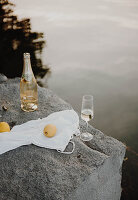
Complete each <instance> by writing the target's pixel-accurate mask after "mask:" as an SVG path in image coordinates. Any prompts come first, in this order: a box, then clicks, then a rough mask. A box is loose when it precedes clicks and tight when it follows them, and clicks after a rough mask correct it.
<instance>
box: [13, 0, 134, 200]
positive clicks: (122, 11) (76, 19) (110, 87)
mask: <svg viewBox="0 0 138 200" xmlns="http://www.w3.org/2000/svg"><path fill="white" fill-rule="evenodd" d="M13 2H14V3H15V4H16V8H15V12H16V14H17V15H18V16H19V17H21V18H23V17H28V18H31V22H32V29H33V30H34V31H42V32H44V33H45V39H46V41H47V46H46V48H45V49H44V51H43V56H42V59H43V62H44V64H48V65H49V66H50V67H51V75H50V77H49V78H48V77H45V79H44V80H43V83H44V84H45V86H46V87H49V88H50V89H52V90H53V91H55V92H56V93H57V94H58V95H59V96H60V97H61V98H63V99H65V100H66V101H68V102H69V103H70V104H72V106H73V107H74V109H76V110H77V111H79V112H80V109H81V99H82V96H83V95H84V94H92V95H93V96H94V108H95V118H94V120H93V121H92V122H91V124H92V125H93V126H94V127H96V128H98V129H100V130H102V131H103V132H104V133H106V134H107V135H111V136H113V137H115V138H117V139H119V140H121V141H122V142H125V143H126V144H127V146H129V147H130V151H128V155H127V156H128V157H129V159H128V160H129V161H128V163H127V165H124V174H125V175H124V177H125V178H123V187H124V188H126V190H124V192H123V196H122V199H125V200H127V199H131V200H132V199H137V198H136V189H137V186H136V184H137V181H136V179H135V177H136V176H137V175H136V173H137V163H138V161H137V156H136V152H138V142H137V141H138V134H137V132H138V126H137V124H138V123H137V122H138V1H137V0H75V1H74V0H66V1H65V0H41V1H38V0H30V1H28V0H24V1H17V0H15V1H13ZM134 196H135V197H134Z"/></svg>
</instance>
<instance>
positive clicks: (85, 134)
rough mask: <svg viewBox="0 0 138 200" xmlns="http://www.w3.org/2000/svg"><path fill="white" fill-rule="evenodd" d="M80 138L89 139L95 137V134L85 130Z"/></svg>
mask: <svg viewBox="0 0 138 200" xmlns="http://www.w3.org/2000/svg"><path fill="white" fill-rule="evenodd" d="M80 139H81V140H83V141H89V140H92V139H93V135H92V134H91V133H88V132H85V133H81V134H80Z"/></svg>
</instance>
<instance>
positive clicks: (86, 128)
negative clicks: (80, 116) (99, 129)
mask: <svg viewBox="0 0 138 200" xmlns="http://www.w3.org/2000/svg"><path fill="white" fill-rule="evenodd" d="M87 131H88V121H86V132H87Z"/></svg>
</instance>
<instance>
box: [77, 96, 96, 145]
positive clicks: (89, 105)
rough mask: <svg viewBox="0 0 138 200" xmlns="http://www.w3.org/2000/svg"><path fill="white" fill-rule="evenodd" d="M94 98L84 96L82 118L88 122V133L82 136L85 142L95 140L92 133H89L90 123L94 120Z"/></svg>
mask: <svg viewBox="0 0 138 200" xmlns="http://www.w3.org/2000/svg"><path fill="white" fill-rule="evenodd" d="M93 117H94V112H93V96H91V95H84V96H83V98H82V108H81V118H82V119H83V120H84V121H85V122H86V125H87V126H86V132H84V133H81V134H80V138H81V140H83V141H89V140H91V139H92V138H93V135H92V134H91V133H88V132H87V129H88V122H89V121H90V120H91V119H93Z"/></svg>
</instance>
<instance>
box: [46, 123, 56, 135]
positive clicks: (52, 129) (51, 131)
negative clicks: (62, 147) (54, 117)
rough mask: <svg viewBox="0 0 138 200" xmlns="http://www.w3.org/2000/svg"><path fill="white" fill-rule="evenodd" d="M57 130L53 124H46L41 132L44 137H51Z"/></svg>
mask: <svg viewBox="0 0 138 200" xmlns="http://www.w3.org/2000/svg"><path fill="white" fill-rule="evenodd" d="M56 131H57V128H56V126H55V125H53V124H48V125H46V126H45V128H44V130H43V132H44V135H45V136H46V137H53V136H54V135H55V134H56Z"/></svg>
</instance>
